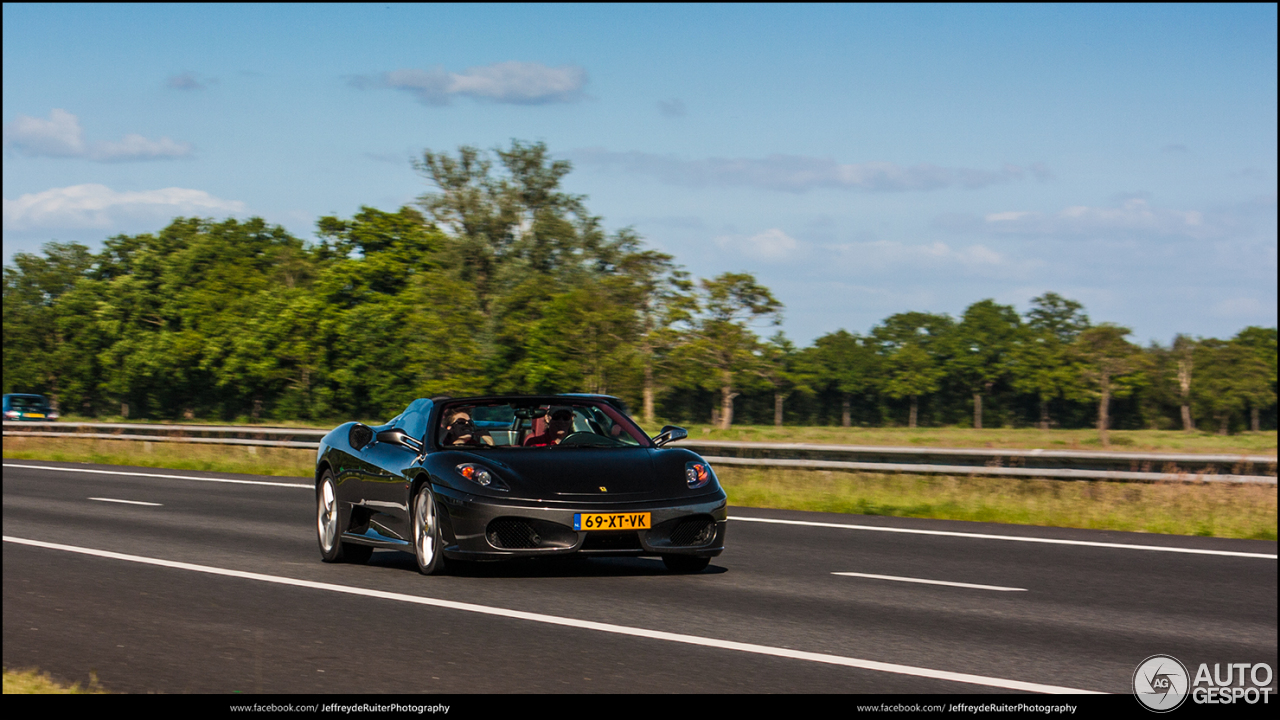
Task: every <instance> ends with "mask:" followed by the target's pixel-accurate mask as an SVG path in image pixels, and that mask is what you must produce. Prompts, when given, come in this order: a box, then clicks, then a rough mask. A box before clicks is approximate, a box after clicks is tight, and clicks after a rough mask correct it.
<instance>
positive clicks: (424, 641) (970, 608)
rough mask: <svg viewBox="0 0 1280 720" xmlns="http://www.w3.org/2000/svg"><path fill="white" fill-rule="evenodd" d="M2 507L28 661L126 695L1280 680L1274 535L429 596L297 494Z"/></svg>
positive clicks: (760, 550)
mask: <svg viewBox="0 0 1280 720" xmlns="http://www.w3.org/2000/svg"><path fill="white" fill-rule="evenodd" d="M37 465H39V466H45V467H49V468H65V469H31V466H37ZM23 466H26V467H23ZM66 469H77V470H86V469H88V470H93V472H70V471H67V470H66ZM97 471H111V472H114V473H124V474H104V473H100V472H97ZM164 474H167V475H172V476H181V477H148V476H149V475H164ZM195 478H201V479H195ZM210 479H234V480H239V481H247V482H235V483H229V482H210V481H209V480H210ZM3 488H4V489H3V501H4V537H5V542H4V549H3V566H4V568H3V572H4V581H3V585H4V600H3V602H4V610H3V612H4V628H3V629H4V643H3V661H4V666H5V667H6V668H11V669H12V668H24V667H32V666H34V667H39V668H40V669H41V670H44V671H48V672H50V673H51V674H53V675H54V676H55V677H56V678H61V679H64V680H68V681H80V682H87V681H88V679H89V676H90V673H94V674H96V676H97V678H98V679H99V681H100V682H101V683H102V684H103V685H104V686H105V687H106V688H108V689H111V690H116V691H121V692H163V693H184V692H273V693H311V692H348V693H384V692H394V693H405V692H414V693H418V692H429V693H434V692H441V693H505V692H576V693H586V692H607V693H618V692H628V693H635V692H641V693H650V692H653V693H657V692H730V693H791V692H804V693H811V692H824V693H829V692H849V693H906V692H911V693H991V692H1018V691H1023V690H1030V691H1044V690H1053V689H1055V688H1057V689H1062V688H1065V689H1068V690H1079V691H1100V692H1110V693H1128V692H1130V682H1131V678H1132V676H1133V673H1134V670H1135V668H1136V667H1137V666H1138V664H1139V663H1140V662H1141V661H1142V660H1143V659H1144V658H1146V657H1148V656H1151V655H1155V654H1169V655H1172V656H1174V657H1176V658H1178V659H1179V660H1181V661H1182V662H1183V663H1184V664H1185V665H1186V666H1187V667H1188V668H1189V669H1190V670H1191V672H1192V673H1194V672H1195V668H1196V667H1197V666H1198V664H1199V663H1202V662H1203V663H1209V664H1210V667H1212V664H1213V663H1223V664H1225V663H1239V662H1248V663H1259V662H1265V663H1268V664H1269V665H1270V666H1271V668H1273V669H1275V668H1277V630H1276V625H1277V619H1276V607H1277V590H1276V568H1277V561H1276V543H1275V542H1267V541H1245V540H1222V539H1215V538H1187V537H1171V536H1161V535H1146V534H1137V533H1117V532H1100V531H1086V530H1069V529H1058V528H1030V527H1022V526H1011V525H994V524H984V523H966V522H949V521H936V520H915V519H906V518H882V517H866V516H857V515H837V514H824V513H801V512H788V511H771V510H754V509H746V508H737V509H731V512H730V517H731V518H732V519H731V521H730V527H729V533H728V543H727V550H726V551H725V553H724V554H723V555H722V556H721V557H719V558H717V559H715V560H713V561H712V564H711V566H710V567H709V568H708V569H707V570H706V571H704V572H702V573H700V574H697V575H672V574H669V573H667V572H666V570H665V569H664V567H663V565H662V563H661V562H660V561H659V560H657V559H629V558H623V559H619V558H595V559H591V560H589V561H583V562H528V563H515V564H511V563H508V564H492V565H480V566H472V567H467V568H464V569H463V570H462V571H461V572H459V573H457V574H452V575H447V576H443V577H430V578H428V577H423V576H421V575H419V574H418V573H417V572H416V570H415V568H414V564H413V560H412V558H411V557H410V556H408V555H404V554H400V553H394V552H388V551H378V552H376V553H375V554H374V556H373V559H372V560H371V561H370V563H369V564H368V565H328V564H324V563H321V562H320V556H319V550H318V549H317V547H316V540H315V511H314V493H313V491H312V490H311V489H310V487H308V486H306V485H305V484H303V483H302V482H301V481H297V480H292V479H287V478H285V479H282V478H273V477H257V476H244V475H239V476H230V475H225V474H220V473H203V472H196V471H166V470H156V469H150V468H121V467H108V466H91V465H82V464H72V463H47V462H37V461H6V462H5V463H4V482H3ZM121 501H129V502H121ZM136 503H147V504H136ZM766 520H768V521H785V522H765V521H766ZM992 536H996V537H992ZM1060 541H1067V542H1060ZM33 542H34V543H39V544H32V543H33ZM1134 546H1140V547H1134ZM1199 551H1210V552H1209V553H1205V552H1199ZM837 573H856V574H854V575H842V574H837ZM920 581H930V582H929V583H926V582H920ZM936 582H943V583H951V584H933V583H936ZM1271 687H1272V688H1275V687H1276V681H1275V680H1274V679H1273V681H1272V683H1271ZM1272 697H1275V696H1274V695H1273V696H1272Z"/></svg>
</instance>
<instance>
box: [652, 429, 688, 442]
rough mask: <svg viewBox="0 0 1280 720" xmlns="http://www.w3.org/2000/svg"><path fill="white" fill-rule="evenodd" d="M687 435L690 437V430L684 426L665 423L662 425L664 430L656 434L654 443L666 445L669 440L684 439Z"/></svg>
mask: <svg viewBox="0 0 1280 720" xmlns="http://www.w3.org/2000/svg"><path fill="white" fill-rule="evenodd" d="M687 437H689V431H688V430H685V429H684V428H682V427H676V426H675V425H664V426H663V427H662V432H660V433H658V434H657V435H656V436H654V438H653V444H654V445H657V446H658V447H662V446H663V445H666V444H667V443H669V442H673V441H675V440H683V439H685V438H687Z"/></svg>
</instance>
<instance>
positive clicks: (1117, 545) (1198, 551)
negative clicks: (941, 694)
mask: <svg viewBox="0 0 1280 720" xmlns="http://www.w3.org/2000/svg"><path fill="white" fill-rule="evenodd" d="M730 519H732V520H738V521H742V522H759V523H774V524H777V525H807V526H809V527H825V528H841V529H844V530H872V531H875V532H888V533H908V534H912V535H941V536H944V537H962V538H975V539H978V540H1012V541H1015V542H1029V543H1048V544H1051V545H1081V546H1084V547H1102V548H1115V549H1120V550H1152V551H1155V552H1172V553H1189V554H1192V555H1224V556H1227V557H1247V558H1264V559H1266V560H1275V559H1276V556H1275V555H1268V554H1267V553H1250V552H1235V551H1231V550H1201V549H1198V548H1180V547H1163V546H1160V545H1129V544H1126V543H1106V542H1092V541H1089V540H1057V539H1054V538H1037V537H1025V536H1022V535H985V534H982V533H962V532H950V531H947V530H915V529H911V528H892V527H877V526H875V525H848V524H842V523H828V522H811V521H808V520H774V519H772V518H754V517H738V516H736V515H735V516H733V517H732V518H730Z"/></svg>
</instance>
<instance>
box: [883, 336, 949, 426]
mask: <svg viewBox="0 0 1280 720" xmlns="http://www.w3.org/2000/svg"><path fill="white" fill-rule="evenodd" d="M954 330H955V321H953V320H952V319H951V317H950V316H949V315H938V314H934V313H922V312H905V313H897V314H894V315H890V316H889V317H887V318H885V320H884V322H882V323H880V324H879V325H877V326H876V327H874V328H872V329H871V342H872V344H873V346H874V347H875V350H876V355H877V358H878V362H879V365H880V368H881V371H880V379H881V380H880V382H881V385H880V389H881V391H882V392H883V393H884V394H885V395H886V396H888V397H890V398H893V399H895V400H901V399H903V398H910V400H911V410H910V414H909V416H908V418H909V419H908V423H907V426H908V427H912V428H914V427H916V424H917V421H918V415H919V400H920V396H922V395H932V394H933V393H936V392H938V390H939V388H940V387H941V384H942V379H943V378H944V377H946V367H947V365H948V364H949V361H950V359H951V355H950V353H951V351H952V349H953V346H954V343H953V342H952V340H951V336H952V333H953V332H954Z"/></svg>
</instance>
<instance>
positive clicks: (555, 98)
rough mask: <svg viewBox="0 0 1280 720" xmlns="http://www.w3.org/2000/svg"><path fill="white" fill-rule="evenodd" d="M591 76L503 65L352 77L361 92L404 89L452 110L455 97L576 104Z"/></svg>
mask: <svg viewBox="0 0 1280 720" xmlns="http://www.w3.org/2000/svg"><path fill="white" fill-rule="evenodd" d="M586 83H587V73H586V71H585V70H583V69H582V68H580V67H578V66H576V65H563V66H560V67H554V68H553V67H547V66H546V65H542V64H540V63H532V62H516V61H509V62H500V63H494V64H493V65H483V66H478V67H472V68H467V69H466V70H464V71H462V72H460V73H453V72H448V71H447V70H445V69H444V68H443V67H435V68H432V69H430V70H418V69H402V70H393V71H391V72H386V73H382V74H381V75H377V76H373V77H369V76H362V77H356V78H352V80H351V84H352V85H354V86H356V87H359V88H367V87H389V88H394V89H396V90H404V91H406V92H408V93H411V94H412V95H414V96H415V97H417V98H418V100H419V101H421V102H423V103H426V104H428V105H447V104H448V103H449V101H450V100H451V99H452V98H453V97H455V96H461V97H470V98H473V99H477V100H489V101H492V102H499V103H511V104H517V105H540V104H546V103H560V102H574V101H576V100H579V99H581V98H582V88H583V87H584V86H585V85H586Z"/></svg>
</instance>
